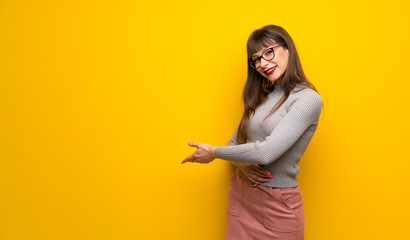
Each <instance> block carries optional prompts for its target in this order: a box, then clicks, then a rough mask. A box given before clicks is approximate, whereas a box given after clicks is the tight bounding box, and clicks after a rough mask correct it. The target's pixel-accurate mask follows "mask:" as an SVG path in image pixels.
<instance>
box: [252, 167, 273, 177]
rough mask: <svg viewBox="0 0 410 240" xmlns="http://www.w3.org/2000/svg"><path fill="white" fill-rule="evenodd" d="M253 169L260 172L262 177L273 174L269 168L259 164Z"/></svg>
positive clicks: (257, 172)
mask: <svg viewBox="0 0 410 240" xmlns="http://www.w3.org/2000/svg"><path fill="white" fill-rule="evenodd" d="M253 169H254V170H255V173H256V174H258V175H259V176H261V177H270V176H272V174H271V173H270V172H269V171H268V170H266V169H264V168H263V167H261V166H259V165H258V166H257V167H255V168H253Z"/></svg>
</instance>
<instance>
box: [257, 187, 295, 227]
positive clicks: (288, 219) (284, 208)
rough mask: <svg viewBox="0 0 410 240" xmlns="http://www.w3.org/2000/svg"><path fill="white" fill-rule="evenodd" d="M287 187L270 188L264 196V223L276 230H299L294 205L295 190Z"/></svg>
mask: <svg viewBox="0 0 410 240" xmlns="http://www.w3.org/2000/svg"><path fill="white" fill-rule="evenodd" d="M286 189H287V188H269V191H267V192H266V194H264V195H263V196H264V197H263V212H264V214H263V225H264V226H265V227H266V228H267V229H269V230H271V231H275V232H283V233H290V232H295V231H298V229H299V227H298V216H297V213H296V212H295V210H294V208H293V207H292V206H294V205H295V202H296V200H294V199H295V196H296V193H295V191H286Z"/></svg>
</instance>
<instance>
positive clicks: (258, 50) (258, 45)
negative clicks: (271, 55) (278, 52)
mask: <svg viewBox="0 0 410 240" xmlns="http://www.w3.org/2000/svg"><path fill="white" fill-rule="evenodd" d="M252 45H253V46H251V49H249V50H250V52H251V53H252V57H257V56H259V55H261V54H262V53H263V51H265V50H266V49H267V48H269V47H271V46H274V45H276V42H275V41H274V40H273V39H264V40H263V41H260V42H255V43H253V44H252Z"/></svg>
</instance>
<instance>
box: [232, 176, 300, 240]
mask: <svg viewBox="0 0 410 240" xmlns="http://www.w3.org/2000/svg"><path fill="white" fill-rule="evenodd" d="M304 229H305V217H304V212H303V199H302V192H301V191H300V187H299V186H297V187H293V188H272V187H266V186H263V185H260V184H258V185H256V186H255V187H251V186H250V184H249V182H248V181H247V180H246V179H244V178H243V177H241V176H239V174H238V173H237V172H236V173H235V174H234V175H233V176H232V178H231V182H230V185H229V191H228V218H227V224H226V231H225V240H264V239H269V240H271V239H272V240H273V239H280V240H303V237H304Z"/></svg>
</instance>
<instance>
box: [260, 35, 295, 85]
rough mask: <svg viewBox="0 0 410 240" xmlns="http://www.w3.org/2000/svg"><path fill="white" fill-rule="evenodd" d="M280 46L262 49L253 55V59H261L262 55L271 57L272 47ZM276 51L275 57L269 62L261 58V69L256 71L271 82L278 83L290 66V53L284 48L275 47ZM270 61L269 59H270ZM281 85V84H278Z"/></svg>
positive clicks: (272, 45) (273, 44) (274, 44)
mask: <svg viewBox="0 0 410 240" xmlns="http://www.w3.org/2000/svg"><path fill="white" fill-rule="evenodd" d="M276 45H278V44H276V43H272V44H271V45H270V46H268V47H265V48H263V49H261V50H260V51H259V52H257V53H255V54H254V55H252V59H256V58H257V57H260V56H261V55H262V54H265V56H266V55H267V56H269V54H272V53H270V52H269V51H271V50H268V49H269V48H270V47H274V46H276ZM272 50H273V51H274V55H275V57H274V58H273V59H271V60H269V61H267V60H265V59H264V58H260V67H259V68H257V69H256V71H258V72H259V74H261V75H262V76H263V77H264V78H266V79H268V80H269V81H272V82H275V81H277V80H278V79H279V78H280V77H281V76H282V75H283V74H284V73H285V71H286V68H287V66H288V59H289V51H288V49H286V48H284V47H283V46H279V47H275V48H273V49H272ZM268 59H269V58H268ZM278 84H280V83H278Z"/></svg>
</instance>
